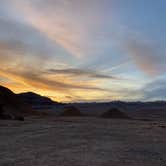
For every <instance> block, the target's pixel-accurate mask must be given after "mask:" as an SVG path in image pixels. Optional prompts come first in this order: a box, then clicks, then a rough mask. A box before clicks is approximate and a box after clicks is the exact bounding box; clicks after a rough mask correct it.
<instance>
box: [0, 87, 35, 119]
mask: <svg viewBox="0 0 166 166" xmlns="http://www.w3.org/2000/svg"><path fill="white" fill-rule="evenodd" d="M0 106H1V108H0V109H1V113H2V112H3V113H5V114H10V115H12V116H27V115H33V114H36V112H35V111H33V110H32V108H31V106H30V105H28V104H27V103H25V102H24V101H22V100H21V99H20V98H19V97H18V96H17V95H16V94H15V93H13V92H12V91H11V90H10V89H8V88H6V87H3V86H0Z"/></svg>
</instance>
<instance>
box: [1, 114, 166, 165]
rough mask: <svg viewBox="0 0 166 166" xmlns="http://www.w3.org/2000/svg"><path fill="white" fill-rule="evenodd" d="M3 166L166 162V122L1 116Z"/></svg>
mask: <svg viewBox="0 0 166 166" xmlns="http://www.w3.org/2000/svg"><path fill="white" fill-rule="evenodd" d="M0 166H166V123H165V122H162V123H161V122H154V121H138V120H117V119H100V118H93V117H91V118H87V117H82V118H72V117H70V118H69V117H68V118H57V117H54V118H53V117H52V118H34V117H33V118H32V117H31V118H28V119H26V120H25V121H24V122H19V121H3V120H1V121H0Z"/></svg>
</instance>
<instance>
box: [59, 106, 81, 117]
mask: <svg viewBox="0 0 166 166" xmlns="http://www.w3.org/2000/svg"><path fill="white" fill-rule="evenodd" d="M61 116H83V115H82V113H81V112H80V111H79V110H78V109H77V108H76V107H74V106H69V107H66V108H65V110H64V112H63V113H62V114H61Z"/></svg>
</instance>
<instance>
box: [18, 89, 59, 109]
mask: <svg viewBox="0 0 166 166" xmlns="http://www.w3.org/2000/svg"><path fill="white" fill-rule="evenodd" d="M17 95H18V96H19V97H20V98H21V99H22V100H23V101H24V102H25V103H28V104H30V105H32V106H38V105H40V106H44V105H61V103H58V102H55V101H53V100H51V99H50V98H48V97H45V96H41V95H39V94H36V93H33V92H26V93H20V94H17Z"/></svg>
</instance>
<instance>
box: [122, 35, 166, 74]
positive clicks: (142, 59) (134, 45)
mask: <svg viewBox="0 0 166 166" xmlns="http://www.w3.org/2000/svg"><path fill="white" fill-rule="evenodd" d="M126 43H127V45H126V44H125V45H126V48H127V52H128V54H129V55H130V57H131V58H132V60H133V61H134V63H135V64H136V65H137V66H138V67H139V68H140V69H141V70H142V71H143V72H145V73H146V74H148V75H150V76H156V75H160V74H161V73H163V72H164V69H165V68H164V64H165V61H166V58H165V54H164V53H162V51H161V50H159V49H161V48H160V47H159V46H158V45H155V44H152V42H150V41H145V40H140V39H138V38H137V39H128V40H127V42H126Z"/></svg>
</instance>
